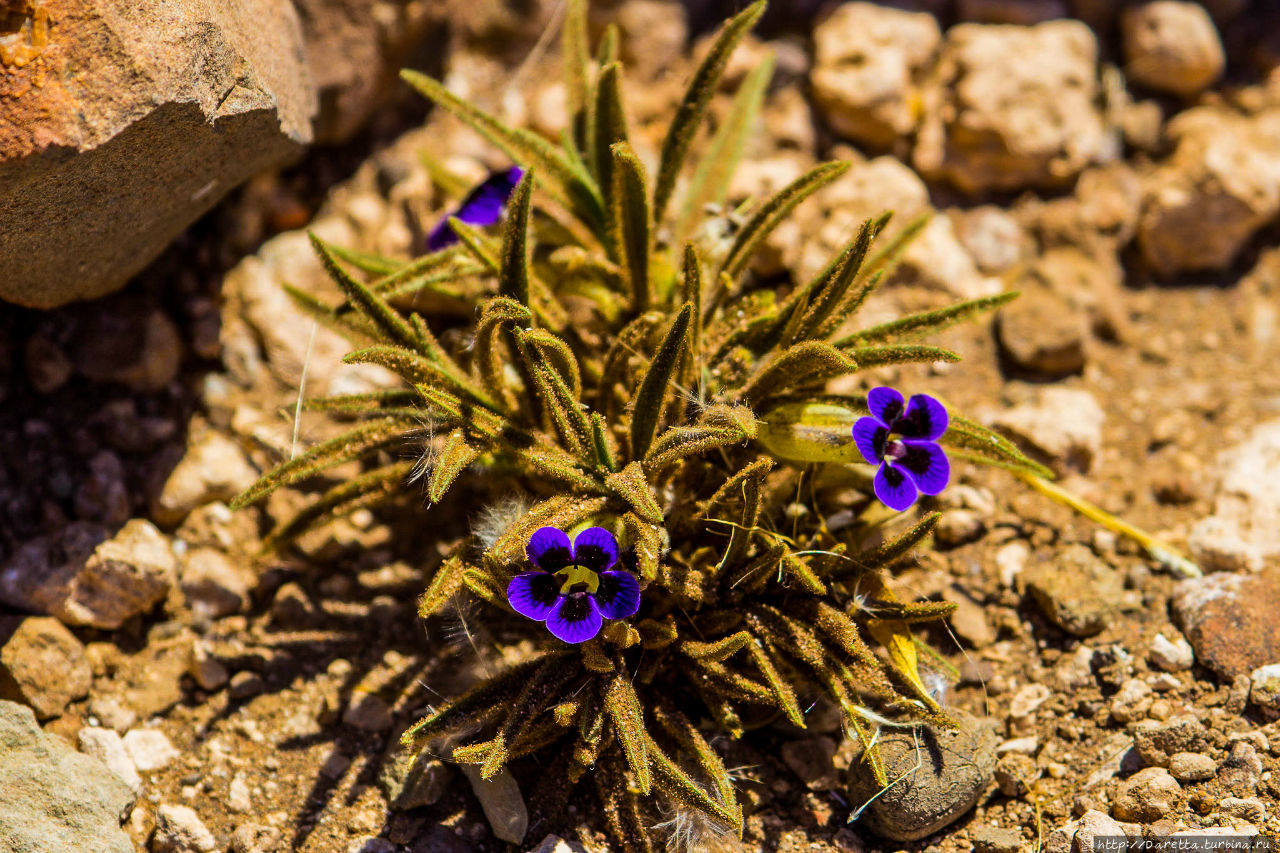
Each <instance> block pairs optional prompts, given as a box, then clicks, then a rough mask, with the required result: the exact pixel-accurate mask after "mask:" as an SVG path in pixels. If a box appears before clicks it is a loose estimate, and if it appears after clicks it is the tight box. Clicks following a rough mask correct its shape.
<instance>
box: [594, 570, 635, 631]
mask: <svg viewBox="0 0 1280 853" xmlns="http://www.w3.org/2000/svg"><path fill="white" fill-rule="evenodd" d="M596 603H597V604H599V605H600V614H601V615H602V616H604V618H606V619H626V618H627V617H628V616H631V615H633V614H634V613H635V612H636V611H637V610H639V609H640V581H638V580H636V576H635V575H633V574H631V572H601V573H600V588H599V589H597V590H596Z"/></svg>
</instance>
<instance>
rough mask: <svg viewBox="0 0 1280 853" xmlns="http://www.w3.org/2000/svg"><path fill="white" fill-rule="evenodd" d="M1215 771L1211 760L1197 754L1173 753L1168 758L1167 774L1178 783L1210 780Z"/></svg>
mask: <svg viewBox="0 0 1280 853" xmlns="http://www.w3.org/2000/svg"><path fill="white" fill-rule="evenodd" d="M1217 769H1218V766H1217V765H1216V764H1215V763H1214V761H1213V759H1212V758H1210V757H1209V756H1207V755H1202V754H1201V753H1198V752H1175V753H1174V754H1173V755H1171V756H1169V773H1170V774H1172V776H1173V778H1175V779H1177V780H1178V781H1179V782H1202V781H1204V780H1205V779H1212V778H1213V774H1214V772H1215V771H1216V770H1217Z"/></svg>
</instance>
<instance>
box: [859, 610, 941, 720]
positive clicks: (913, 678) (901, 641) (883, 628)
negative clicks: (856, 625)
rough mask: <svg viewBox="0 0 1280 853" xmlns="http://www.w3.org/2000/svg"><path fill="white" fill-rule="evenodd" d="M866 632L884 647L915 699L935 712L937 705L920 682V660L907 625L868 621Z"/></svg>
mask: <svg viewBox="0 0 1280 853" xmlns="http://www.w3.org/2000/svg"><path fill="white" fill-rule="evenodd" d="M867 630H868V631H869V632H871V636H873V637H875V638H876V640H877V641H879V643H880V645H882V646H884V649H885V651H886V652H888V654H889V661H890V662H891V663H892V664H893V668H894V670H895V671H896V672H897V673H898V674H899V675H900V676H902V678H903V679H904V680H905V681H906V682H907V684H909V685H910V686H911V689H912V691H913V692H914V693H915V694H916V698H917V699H919V700H920V701H921V702H924V703H925V705H926V706H928V707H929V709H930V710H933V711H937V710H938V703H937V702H936V701H935V700H934V698H933V697H932V696H930V695H929V689H928V688H927V687H925V686H924V682H923V681H921V680H920V660H919V657H918V656H917V655H916V644H915V640H914V639H913V638H912V636H911V629H910V628H909V627H908V626H907V624H906V623H905V622H901V621H899V620H896V619H868V620H867Z"/></svg>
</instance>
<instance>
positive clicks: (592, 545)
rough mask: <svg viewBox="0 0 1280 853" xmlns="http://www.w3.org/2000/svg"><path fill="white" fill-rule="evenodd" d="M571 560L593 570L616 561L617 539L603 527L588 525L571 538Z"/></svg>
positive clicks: (600, 570) (602, 568) (601, 568)
mask: <svg viewBox="0 0 1280 853" xmlns="http://www.w3.org/2000/svg"><path fill="white" fill-rule="evenodd" d="M573 562H575V563H576V564H578V565H579V566H582V567H583V568H587V569H591V570H592V571H593V572H603V571H604V570H605V569H611V568H613V566H614V564H615V563H617V562H618V540H617V539H615V538H613V534H612V533H610V532H609V531H608V530H605V529H604V528H603V527H588V528H587V529H586V530H584V531H582V532H581V533H579V534H578V535H577V536H575V537H574V538H573Z"/></svg>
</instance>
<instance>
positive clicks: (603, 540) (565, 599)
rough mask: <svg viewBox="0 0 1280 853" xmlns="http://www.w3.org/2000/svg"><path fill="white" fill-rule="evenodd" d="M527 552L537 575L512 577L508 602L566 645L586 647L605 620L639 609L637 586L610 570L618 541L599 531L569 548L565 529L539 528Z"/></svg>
mask: <svg viewBox="0 0 1280 853" xmlns="http://www.w3.org/2000/svg"><path fill="white" fill-rule="evenodd" d="M525 553H526V554H528V555H529V562H531V563H533V564H534V565H535V566H537V567H538V570H537V571H533V572H524V573H522V574H518V575H516V576H515V577H514V578H512V579H511V583H509V584H507V600H508V601H510V602H511V606H512V607H513V608H514V609H515V611H516V612H517V613H519V614H520V615H521V616H528V617H529V618H530V619H536V620H538V621H539V622H546V623H547V628H548V630H550V631H551V633H552V634H554V635H555V636H557V637H559V638H560V639H561V640H564V641H565V642H566V643H583V642H586V641H587V640H590V639H591V638H592V637H594V636H595V635H596V634H599V633H600V628H601V626H602V625H603V624H604V620H605V619H625V618H627V617H628V616H630V615H632V614H633V613H635V612H636V611H637V610H639V609H640V582H639V581H637V580H636V578H635V575H633V574H631V573H630V572H626V571H611V569H613V567H614V566H615V565H617V563H618V540H616V539H614V538H613V534H612V533H610V532H609V531H608V530H605V529H604V528H603V527H588V528H587V529H586V530H584V531H582V532H581V533H579V534H578V535H577V537H575V538H574V540H573V544H572V545H570V544H569V537H568V535H566V534H565V532H564V531H563V530H557V529H556V528H554V527H540V528H538V530H537V532H535V533H534V534H533V535H532V536H530V537H529V544H528V546H526V548H525Z"/></svg>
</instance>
